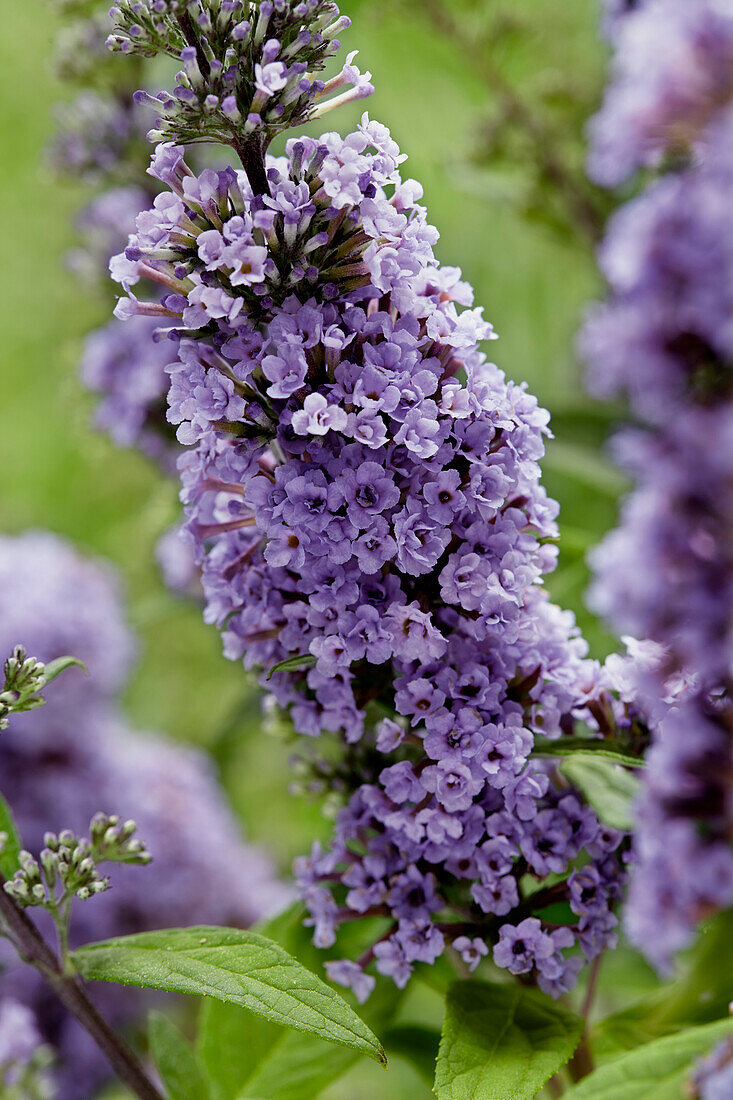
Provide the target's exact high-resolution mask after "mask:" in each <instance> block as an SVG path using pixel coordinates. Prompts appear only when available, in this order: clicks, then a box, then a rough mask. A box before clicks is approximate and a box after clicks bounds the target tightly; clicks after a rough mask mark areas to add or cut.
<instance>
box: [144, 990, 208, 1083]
mask: <svg viewBox="0 0 733 1100" xmlns="http://www.w3.org/2000/svg"><path fill="white" fill-rule="evenodd" d="M148 1037H149V1039H150V1053H151V1054H152V1056H153V1061H154V1062H155V1064H156V1066H157V1068H158V1072H159V1073H160V1076H161V1079H162V1081H163V1084H164V1085H165V1091H166V1095H167V1097H168V1100H209V1097H210V1092H209V1087H208V1084H207V1082H206V1079H205V1078H204V1075H203V1073H202V1072H201V1067H200V1066H199V1063H198V1060H197V1058H196V1055H195V1054H194V1052H193V1051H192V1050H191V1047H190V1046H189V1045H188V1043H187V1042H186V1039H185V1037H184V1036H183V1035H181V1033H180V1031H179V1030H178V1028H177V1027H176V1025H175V1024H174V1023H173V1022H172V1021H171V1020H169V1019H168V1017H167V1016H163V1015H162V1013H160V1012H151V1013H150V1022H149V1025H148Z"/></svg>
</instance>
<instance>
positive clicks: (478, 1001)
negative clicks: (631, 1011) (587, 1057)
mask: <svg viewBox="0 0 733 1100" xmlns="http://www.w3.org/2000/svg"><path fill="white" fill-rule="evenodd" d="M582 1033H583V1020H582V1019H581V1017H580V1016H577V1015H576V1014H575V1013H574V1012H569V1011H568V1010H567V1009H564V1008H561V1007H560V1006H559V1005H557V1004H555V1003H554V1001H552V1000H551V999H550V998H549V997H547V996H546V995H545V994H543V993H539V992H537V991H536V990H533V989H525V988H523V987H522V986H519V985H494V984H490V983H488V982H473V981H472V982H457V983H456V984H455V985H453V986H451V988H450V989H449V991H448V999H447V1002H446V1013H445V1022H444V1024H443V1035H442V1037H441V1040H440V1050H439V1052H438V1064H437V1068H436V1073H435V1086H434V1091H435V1094H436V1095H437V1096H438V1098H439V1100H479V1097H480V1100H534V1098H535V1097H536V1095H537V1093H538V1092H539V1090H540V1089H541V1088H542V1086H543V1085H544V1084H545V1083H546V1082H547V1081H548V1080H549V1079H550V1077H552V1075H553V1074H554V1073H557V1071H558V1070H559V1069H560V1068H561V1067H562V1066H564V1065H565V1063H566V1062H567V1061H568V1060H569V1058H570V1057H571V1056H572V1054H573V1051H574V1050H575V1048H576V1046H577V1045H578V1043H579V1041H580V1037H581V1035H582Z"/></svg>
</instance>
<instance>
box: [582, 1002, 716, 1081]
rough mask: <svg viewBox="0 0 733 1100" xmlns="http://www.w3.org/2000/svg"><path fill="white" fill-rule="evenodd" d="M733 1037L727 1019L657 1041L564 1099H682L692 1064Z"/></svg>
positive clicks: (595, 1075)
mask: <svg viewBox="0 0 733 1100" xmlns="http://www.w3.org/2000/svg"><path fill="white" fill-rule="evenodd" d="M732 1034H733V1020H731V1019H727V1020H719V1021H718V1022H717V1023H715V1024H705V1025H704V1026H703V1027H693V1028H690V1029H689V1030H688V1031H680V1032H678V1033H677V1034H676V1035H667V1036H666V1037H665V1038H664V1039H656V1040H655V1041H654V1042H653V1043H647V1044H646V1045H645V1046H642V1047H638V1048H637V1049H636V1050H634V1051H632V1052H631V1053H630V1054H625V1055H624V1056H623V1057H622V1058H617V1059H616V1061H615V1062H610V1063H609V1064H608V1065H606V1066H601V1067H600V1069H597V1070H596V1071H595V1073H591V1074H590V1076H588V1077H586V1078H585V1079H584V1080H582V1081H581V1082H580V1083H579V1084H577V1085H576V1086H575V1087H574V1088H572V1089H570V1091H569V1092H567V1093H565V1098H564V1100H680V1097H681V1096H683V1095H684V1094H683V1091H682V1090H683V1087H684V1083H685V1080H686V1078H687V1075H688V1073H689V1071H690V1067H691V1066H692V1064H693V1062H695V1061H696V1060H697V1059H698V1058H699V1057H700V1056H701V1055H703V1054H705V1053H706V1052H707V1051H708V1050H710V1048H711V1047H712V1046H713V1045H714V1044H715V1043H716V1042H717V1041H718V1039H722V1038H724V1037H725V1036H726V1035H732Z"/></svg>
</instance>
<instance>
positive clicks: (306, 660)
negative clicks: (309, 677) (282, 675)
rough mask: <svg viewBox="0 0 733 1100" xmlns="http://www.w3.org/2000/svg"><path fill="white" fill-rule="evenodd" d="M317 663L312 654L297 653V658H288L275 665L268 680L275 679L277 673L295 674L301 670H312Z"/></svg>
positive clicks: (268, 675) (269, 673) (268, 674)
mask: <svg viewBox="0 0 733 1100" xmlns="http://www.w3.org/2000/svg"><path fill="white" fill-rule="evenodd" d="M315 663H316V659H315V657H314V656H313V654H312V653H297V654H296V655H295V657H288V658H287V660H285V661H279V662H278V664H276V665H273V666H272V668H271V669H270V671H269V672H268V673H267V679H268V680H269V679H270V678H271V677H273V676H274V675H275V673H276V672H295V671H296V670H297V669H299V668H312V667H313V665H314V664H315Z"/></svg>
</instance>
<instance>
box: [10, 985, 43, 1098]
mask: <svg viewBox="0 0 733 1100" xmlns="http://www.w3.org/2000/svg"><path fill="white" fill-rule="evenodd" d="M51 1058H52V1055H51V1052H50V1050H49V1048H48V1047H45V1046H43V1045H42V1041H41V1036H40V1034H39V1031H38V1028H37V1026H36V1020H35V1017H34V1015H33V1013H32V1012H31V1010H30V1009H29V1008H26V1006H25V1005H23V1004H20V1002H18V1001H15V1000H12V999H11V998H5V999H3V1000H2V1001H0V1089H1V1090H2V1095H3V1096H7V1097H8V1098H9V1100H12V1098H13V1097H17V1098H18V1100H51V1098H52V1097H53V1096H56V1090H55V1088H54V1083H53V1080H52V1077H51V1075H50V1074H49V1072H48V1068H49V1064H50V1061H51Z"/></svg>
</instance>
